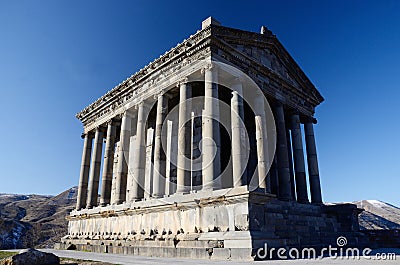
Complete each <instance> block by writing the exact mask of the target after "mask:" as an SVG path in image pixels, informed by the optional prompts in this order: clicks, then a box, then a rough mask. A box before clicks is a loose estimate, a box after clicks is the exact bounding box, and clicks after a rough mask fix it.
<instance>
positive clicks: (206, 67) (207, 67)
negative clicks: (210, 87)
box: [201, 62, 217, 74]
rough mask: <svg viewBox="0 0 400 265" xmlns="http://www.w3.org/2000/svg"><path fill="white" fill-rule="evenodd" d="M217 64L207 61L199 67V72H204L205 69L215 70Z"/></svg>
mask: <svg viewBox="0 0 400 265" xmlns="http://www.w3.org/2000/svg"><path fill="white" fill-rule="evenodd" d="M216 69H217V64H216V63H214V62H208V63H206V64H205V65H204V66H203V67H202V68H201V74H204V73H205V72H206V71H211V70H216Z"/></svg>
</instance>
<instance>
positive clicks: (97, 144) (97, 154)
mask: <svg viewBox="0 0 400 265" xmlns="http://www.w3.org/2000/svg"><path fill="white" fill-rule="evenodd" d="M102 149H103V132H102V129H101V128H100V127H97V128H96V133H95V136H94V146H93V155H92V164H91V168H90V178H89V190H88V198H87V204H86V207H87V208H92V207H94V206H97V200H98V196H99V195H98V194H99V179H100V166H101V152H102V151H103V150H102Z"/></svg>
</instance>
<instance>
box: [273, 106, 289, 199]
mask: <svg viewBox="0 0 400 265" xmlns="http://www.w3.org/2000/svg"><path fill="white" fill-rule="evenodd" d="M275 122H276V130H277V147H276V152H277V157H278V159H277V161H278V181H279V199H281V200H286V201H289V200H290V199H291V197H292V194H291V193H292V192H291V188H290V169H289V155H288V147H287V139H286V126H285V113H284V110H283V105H282V103H277V104H276V105H275Z"/></svg>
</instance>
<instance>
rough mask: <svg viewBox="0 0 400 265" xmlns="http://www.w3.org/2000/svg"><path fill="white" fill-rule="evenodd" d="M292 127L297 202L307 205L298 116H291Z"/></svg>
mask: <svg viewBox="0 0 400 265" xmlns="http://www.w3.org/2000/svg"><path fill="white" fill-rule="evenodd" d="M291 127H292V131H291V132H292V145H293V160H294V171H295V179H296V193H297V201H298V202H300V203H307V202H309V201H308V195H307V179H306V169H305V164H304V152H303V140H302V137H301V128H300V117H299V115H298V114H293V115H292V117H291Z"/></svg>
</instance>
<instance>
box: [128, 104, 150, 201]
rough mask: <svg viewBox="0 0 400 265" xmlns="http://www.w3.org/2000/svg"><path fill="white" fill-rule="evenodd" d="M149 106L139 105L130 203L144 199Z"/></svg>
mask: <svg viewBox="0 0 400 265" xmlns="http://www.w3.org/2000/svg"><path fill="white" fill-rule="evenodd" d="M147 114H148V106H147V104H146V103H145V102H141V103H139V105H138V114H137V125H136V144H135V156H134V160H133V177H134V179H133V181H132V185H131V187H129V189H130V190H129V198H128V200H130V201H136V200H140V199H142V198H143V195H144V190H143V189H144V181H145V179H144V178H145V166H146V119H147Z"/></svg>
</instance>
